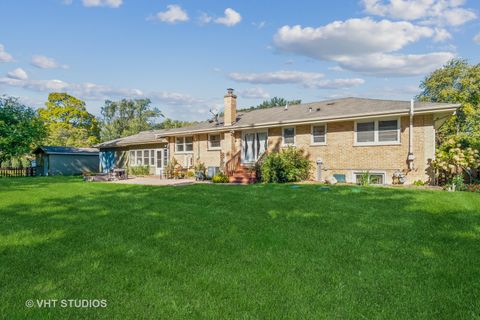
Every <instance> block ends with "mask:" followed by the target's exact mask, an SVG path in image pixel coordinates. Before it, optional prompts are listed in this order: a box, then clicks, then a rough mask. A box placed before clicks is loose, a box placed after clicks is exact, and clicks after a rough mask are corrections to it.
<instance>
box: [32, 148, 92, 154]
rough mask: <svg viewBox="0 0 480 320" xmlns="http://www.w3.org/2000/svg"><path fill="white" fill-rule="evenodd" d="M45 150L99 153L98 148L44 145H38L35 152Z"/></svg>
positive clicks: (62, 152) (58, 152)
mask: <svg viewBox="0 0 480 320" xmlns="http://www.w3.org/2000/svg"><path fill="white" fill-rule="evenodd" d="M41 151H43V152H45V153H46V154H78V155H98V152H99V150H98V149H97V148H74V147H57V146H42V147H38V148H37V149H36V150H35V151H34V153H39V152H41Z"/></svg>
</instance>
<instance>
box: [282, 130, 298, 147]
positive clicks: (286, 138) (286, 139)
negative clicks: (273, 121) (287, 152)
mask: <svg viewBox="0 0 480 320" xmlns="http://www.w3.org/2000/svg"><path fill="white" fill-rule="evenodd" d="M283 145H284V146H292V145H295V128H294V127H292V128H283Z"/></svg>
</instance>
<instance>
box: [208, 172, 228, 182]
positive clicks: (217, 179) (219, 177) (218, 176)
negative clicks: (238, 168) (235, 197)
mask: <svg viewBox="0 0 480 320" xmlns="http://www.w3.org/2000/svg"><path fill="white" fill-rule="evenodd" d="M212 182H213V183H228V182H229V180H228V177H227V176H226V175H225V174H224V173H223V172H220V173H217V174H216V175H214V176H213V177H212Z"/></svg>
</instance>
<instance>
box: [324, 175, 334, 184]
mask: <svg viewBox="0 0 480 320" xmlns="http://www.w3.org/2000/svg"><path fill="white" fill-rule="evenodd" d="M325 183H326V184H337V179H335V177H333V176H330V177H327V178H325Z"/></svg>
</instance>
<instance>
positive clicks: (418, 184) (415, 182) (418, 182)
mask: <svg viewBox="0 0 480 320" xmlns="http://www.w3.org/2000/svg"><path fill="white" fill-rule="evenodd" d="M413 185H414V186H417V187H422V186H424V185H425V182H423V181H422V180H415V181H413Z"/></svg>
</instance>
